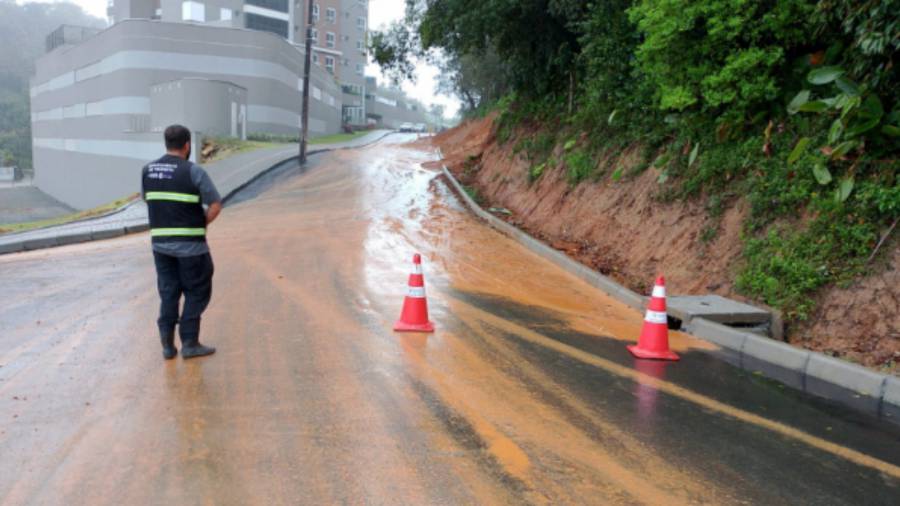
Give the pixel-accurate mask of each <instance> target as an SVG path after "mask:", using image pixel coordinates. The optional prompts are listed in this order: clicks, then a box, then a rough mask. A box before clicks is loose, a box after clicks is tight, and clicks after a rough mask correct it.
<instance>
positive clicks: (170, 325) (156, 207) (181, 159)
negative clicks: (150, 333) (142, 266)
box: [141, 125, 222, 360]
mask: <svg viewBox="0 0 900 506" xmlns="http://www.w3.org/2000/svg"><path fill="white" fill-rule="evenodd" d="M164 136H165V140H166V154H165V156H163V157H162V158H160V159H159V160H156V161H154V162H150V163H148V164H147V165H146V166H144V169H143V171H142V174H141V188H142V194H143V196H144V200H145V201H146V202H147V209H148V211H149V214H150V237H151V240H152V242H153V260H154V262H155V263H156V283H157V288H158V289H159V298H160V299H161V303H160V308H159V320H157V323H158V325H159V335H160V339H161V340H162V347H163V358H165V359H166V360H169V359H173V358H175V356H176V355H178V350H177V349H176V348H175V325H176V324H178V329H179V333H180V334H181V356H182V357H183V358H194V357H202V356H205V355H211V354H213V353H215V352H216V349H215V348H212V347H209V346H203V345H202V344H200V315H201V314H203V311H204V310H205V309H206V306H207V305H208V304H209V299H210V297H211V296H212V277H213V262H212V257H211V256H210V254H209V246H207V244H206V227H207V226H209V224H210V223H212V222H213V220H215V219H216V217H217V216H218V215H219V213H220V212H221V211H222V198H221V197H220V196H219V192H218V190H216V187H215V185H213V182H212V180H210V178H209V175H208V174H207V173H206V171H205V170H203V168H202V167H200V166H199V165H194V164H193V163H191V162H190V161H189V159H190V157H191V131H190V130H188V129H187V128H185V127H183V126H181V125H172V126H170V127H168V128H166V131H165V134H164ZM204 206H207V209H206V210H204ZM182 294H184V307H183V308H182V311H181V316H180V317H179V314H178V305H179V302H180V300H181V295H182Z"/></svg>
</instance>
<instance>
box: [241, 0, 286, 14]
mask: <svg viewBox="0 0 900 506" xmlns="http://www.w3.org/2000/svg"><path fill="white" fill-rule="evenodd" d="M244 3H245V4H247V5H253V6H256V7H262V8H263V9H269V10H270V11H278V12H284V13H288V12H290V4H288V0H244Z"/></svg>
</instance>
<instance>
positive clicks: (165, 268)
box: [153, 251, 213, 344]
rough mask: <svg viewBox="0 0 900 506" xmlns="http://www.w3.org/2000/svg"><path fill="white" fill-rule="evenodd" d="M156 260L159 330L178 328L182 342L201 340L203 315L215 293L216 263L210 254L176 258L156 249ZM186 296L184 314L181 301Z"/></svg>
mask: <svg viewBox="0 0 900 506" xmlns="http://www.w3.org/2000/svg"><path fill="white" fill-rule="evenodd" d="M153 260H154V262H155V263H156V286H157V288H158V289H159V298H160V305H159V320H157V323H158V324H159V331H160V333H161V334H164V335H165V334H168V333H172V332H174V331H175V325H176V324H178V330H179V333H180V334H181V342H182V344H184V343H196V342H197V341H198V340H199V339H200V315H202V314H203V311H204V310H205V309H206V306H208V305H209V299H210V297H211V296H212V278H213V262H212V257H211V256H210V255H209V253H207V254H205V255H196V256H190V257H173V256H169V255H164V254H162V253H158V252H156V251H154V252H153ZM182 294H183V295H184V307H183V308H182V311H181V317H180V318H179V315H178V303H179V302H180V300H181V296H182Z"/></svg>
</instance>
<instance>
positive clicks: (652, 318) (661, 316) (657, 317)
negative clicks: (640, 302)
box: [644, 309, 668, 324]
mask: <svg viewBox="0 0 900 506" xmlns="http://www.w3.org/2000/svg"><path fill="white" fill-rule="evenodd" d="M644 321H645V322H647V323H657V324H663V323H668V318H666V313H665V311H651V310H650V309H648V310H647V313H646V315H645V316H644Z"/></svg>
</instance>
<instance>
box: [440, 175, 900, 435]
mask: <svg viewBox="0 0 900 506" xmlns="http://www.w3.org/2000/svg"><path fill="white" fill-rule="evenodd" d="M442 171H443V173H444V176H445V177H446V178H447V180H448V181H449V182H450V185H451V186H452V187H453V189H454V191H455V193H456V194H457V195H458V196H459V197H460V198H461V199H462V200H463V202H465V204H466V207H468V208H469V209H470V210H471V211H472V212H473V213H475V215H476V216H478V217H479V218H481V219H482V220H484V221H486V222H487V223H488V224H489V225H490V226H492V227H494V228H495V229H497V230H498V231H500V232H501V233H502V234H504V235H506V236H508V237H510V238H512V239H514V240H516V241H517V242H518V243H520V244H521V245H523V246H525V247H526V248H528V250H530V251H531V252H532V253H535V254H537V255H538V256H540V257H542V258H544V259H546V260H549V261H550V262H553V263H554V264H556V265H557V266H558V267H560V268H562V269H563V270H565V271H566V272H569V273H570V274H572V275H574V276H575V277H577V278H579V279H581V280H582V281H585V282H586V283H588V284H590V285H591V286H594V287H596V288H599V289H600V290H601V291H602V292H604V293H606V294H607V295H609V296H610V297H612V298H613V299H616V300H618V301H619V302H621V303H623V304H625V305H627V306H629V307H632V308H634V309H637V310H638V311H643V310H644V298H643V297H642V296H641V295H639V294H637V293H635V292H633V291H631V290H629V289H628V288H625V287H624V286H622V285H620V284H619V283H616V282H615V281H613V280H612V279H610V278H608V277H606V276H604V275H602V274H600V273H598V272H596V271H594V270H592V269H590V268H588V267H587V266H585V265H583V264H581V263H580V262H577V261H575V260H573V259H571V258H569V257H568V256H567V255H565V254H564V253H562V252H560V251H557V250H555V249H553V248H551V247H550V246H548V245H546V244H544V243H543V242H541V241H539V240H537V239H535V238H534V237H532V236H530V235H529V234H527V233H525V232H524V231H522V230H520V229H519V228H517V227H514V226H512V225H510V224H509V223H506V222H505V221H503V220H501V219H500V218H497V217H496V216H494V215H492V214H490V213H488V212H487V211H485V210H484V209H482V208H481V206H479V205H478V203H476V202H475V201H474V200H472V198H471V197H469V194H468V193H466V191H465V190H464V189H463V187H462V185H461V184H460V183H459V181H457V180H456V178H455V177H454V176H453V174H451V173H450V171H449V170H448V169H447V167H446V166H442ZM682 331H683V332H686V333H688V334H690V335H692V336H694V337H697V338H700V339H703V340H705V341H709V342H712V343H713V344H716V345H717V346H718V347H719V349H718V350H715V351H713V352H711V353H713V354H714V355H717V356H719V357H720V358H723V359H724V360H726V361H728V362H730V363H732V364H735V365H737V366H738V367H740V368H742V369H745V370H749V371H753V372H759V373H761V374H762V375H763V376H766V377H768V378H771V379H774V380H777V381H780V382H782V383H784V384H786V385H788V386H791V387H793V388H796V389H797V390H802V391H804V392H806V393H809V394H811V395H814V396H817V397H822V398H826V399H829V400H832V401H835V402H838V403H840V404H843V405H845V406H848V407H850V408H853V409H856V410H859V411H863V412H866V413H869V414H874V415H877V416H880V417H881V418H883V419H885V420H888V421H890V422H893V423H896V424H900V378H897V377H895V376H889V375H886V374H881V373H877V372H875V371H872V370H870V369H867V368H865V367H862V366H860V365H857V364H854V363H852V362H847V361H845V360H840V359H836V358H834V357H829V356H827V355H824V354H822V353H818V352H814V351H809V350H804V349H800V348H795V347H793V346H791V345H789V344H786V343H783V342H780V341H776V340H774V339H769V338H766V337H761V336H759V335H757V334H753V333H750V332H744V331H741V330H738V329H735V328H732V327H728V326H726V325H722V324H720V323H716V322H713V321H711V320H707V319H705V318H693V319H692V320H691V321H690V322H687V325H686V326H685V327H684V328H683V329H682Z"/></svg>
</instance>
